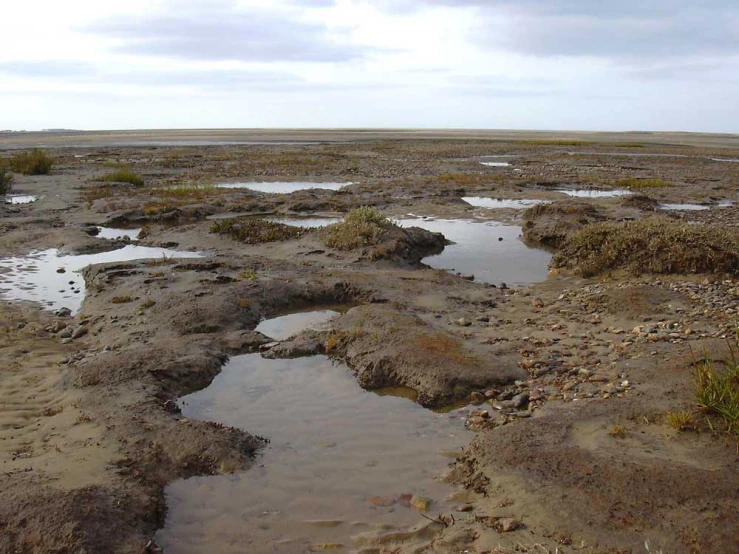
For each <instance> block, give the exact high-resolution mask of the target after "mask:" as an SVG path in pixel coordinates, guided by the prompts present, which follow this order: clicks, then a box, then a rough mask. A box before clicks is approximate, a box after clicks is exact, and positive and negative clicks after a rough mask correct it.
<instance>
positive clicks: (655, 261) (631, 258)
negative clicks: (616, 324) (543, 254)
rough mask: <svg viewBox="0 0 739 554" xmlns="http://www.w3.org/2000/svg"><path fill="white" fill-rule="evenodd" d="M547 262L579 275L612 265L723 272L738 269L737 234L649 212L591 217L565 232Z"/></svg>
mask: <svg viewBox="0 0 739 554" xmlns="http://www.w3.org/2000/svg"><path fill="white" fill-rule="evenodd" d="M552 267H554V268H565V269H571V270H573V271H574V272H575V273H576V274H578V275H581V276H583V277H592V276H594V275H599V274H601V273H605V272H608V271H613V270H625V271H627V272H629V273H632V274H635V275H638V274H641V273H653V274H659V273H664V274H668V273H672V274H693V273H724V274H732V275H733V274H736V273H737V270H739V235H737V232H736V231H732V230H730V229H727V228H724V227H718V226H712V225H689V224H687V223H683V222H678V221H673V220H671V219H667V218H661V217H654V218H650V219H644V220H640V221H627V222H624V223H610V222H609V223H596V224H592V225H588V226H586V227H585V228H584V229H582V230H580V231H577V232H575V233H573V234H571V235H569V236H567V237H566V238H565V239H564V241H563V243H562V247H561V249H560V250H559V252H557V254H556V255H555V256H554V258H553V260H552Z"/></svg>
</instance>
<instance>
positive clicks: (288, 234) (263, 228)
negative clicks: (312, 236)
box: [210, 218, 306, 244]
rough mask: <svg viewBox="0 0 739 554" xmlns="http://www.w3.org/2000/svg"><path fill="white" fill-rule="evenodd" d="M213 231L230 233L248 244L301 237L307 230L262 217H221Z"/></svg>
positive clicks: (211, 229)
mask: <svg viewBox="0 0 739 554" xmlns="http://www.w3.org/2000/svg"><path fill="white" fill-rule="evenodd" d="M210 232H211V233H217V234H219V235H228V236H230V237H231V238H233V239H235V240H238V241H239V242H244V243H246V244H263V243H265V242H279V241H284V240H290V239H295V238H299V237H300V236H302V235H303V234H304V233H305V232H306V231H305V229H303V228H302V227H292V226H290V225H285V224H283V223H275V222H272V221H267V220H266V219H261V218H249V219H247V218H239V219H221V220H219V221H214V222H213V224H212V225H211V226H210Z"/></svg>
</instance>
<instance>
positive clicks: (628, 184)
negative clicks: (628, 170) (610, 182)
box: [614, 177, 672, 189]
mask: <svg viewBox="0 0 739 554" xmlns="http://www.w3.org/2000/svg"><path fill="white" fill-rule="evenodd" d="M614 185H615V186H616V187H618V188H623V189H651V188H663V187H671V186H672V183H670V182H669V181H664V180H662V179H656V178H651V179H635V178H633V177H631V178H629V179H619V180H618V181H616V182H615V183H614Z"/></svg>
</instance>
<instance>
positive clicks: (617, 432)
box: [608, 425, 629, 439]
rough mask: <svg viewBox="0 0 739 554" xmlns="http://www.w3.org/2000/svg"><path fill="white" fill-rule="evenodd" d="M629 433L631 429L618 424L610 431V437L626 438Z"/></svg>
mask: <svg viewBox="0 0 739 554" xmlns="http://www.w3.org/2000/svg"><path fill="white" fill-rule="evenodd" d="M628 434H629V430H628V429H627V428H626V427H624V426H623V425H616V427H614V428H613V429H611V430H610V431H609V432H608V436H609V437H613V438H614V439H625V438H626V437H627V436H628Z"/></svg>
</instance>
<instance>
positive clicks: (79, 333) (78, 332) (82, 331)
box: [72, 326, 87, 339]
mask: <svg viewBox="0 0 739 554" xmlns="http://www.w3.org/2000/svg"><path fill="white" fill-rule="evenodd" d="M86 334H87V327H83V326H80V327H77V329H75V330H74V333H72V338H73V339H79V338H81V337H84V336H85V335H86Z"/></svg>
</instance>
